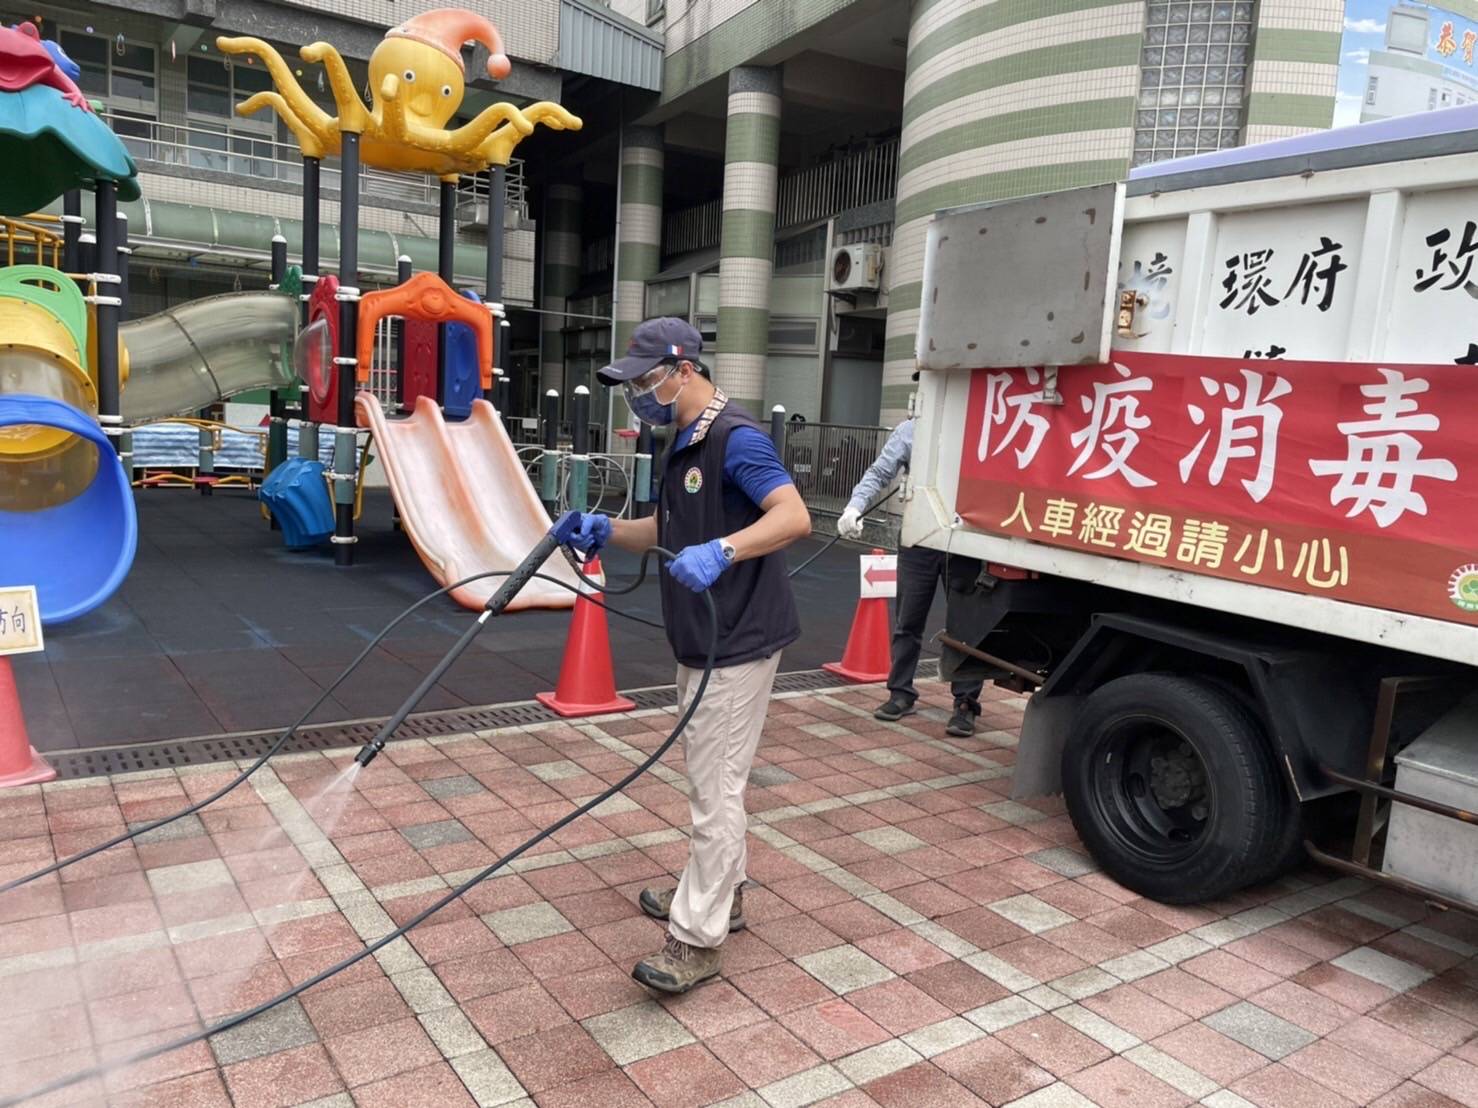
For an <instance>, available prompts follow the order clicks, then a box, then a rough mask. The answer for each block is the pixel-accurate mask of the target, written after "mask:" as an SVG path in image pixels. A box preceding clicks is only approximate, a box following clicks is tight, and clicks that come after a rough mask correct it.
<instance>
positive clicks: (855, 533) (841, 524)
mask: <svg viewBox="0 0 1478 1108" xmlns="http://www.w3.org/2000/svg"><path fill="white" fill-rule="evenodd" d="M837 534H838V535H840V536H842V538H844V539H860V538H861V537H862V515H861V513H859V512H858V511H857V509H856V508H851V507H849V508H848V509H847V510H846V511H845V512H843V513H842V514H841V518H839V519H838V520H837Z"/></svg>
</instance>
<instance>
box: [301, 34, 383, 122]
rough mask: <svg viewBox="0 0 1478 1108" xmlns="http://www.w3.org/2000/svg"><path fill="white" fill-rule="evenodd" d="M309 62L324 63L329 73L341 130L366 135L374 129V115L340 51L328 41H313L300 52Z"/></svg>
mask: <svg viewBox="0 0 1478 1108" xmlns="http://www.w3.org/2000/svg"><path fill="white" fill-rule="evenodd" d="M298 56H299V57H301V58H302V59H303V60H304V61H305V62H322V63H323V68H324V71H325V72H326V73H327V74H328V85H329V89H330V90H331V91H332V92H333V94H334V103H335V104H336V105H338V108H339V130H340V131H353V132H355V133H357V134H363V133H364V132H365V131H366V130H368V129H369V127H370V118H371V117H370V113H369V111H368V109H366V108H365V106H364V101H362V100H361V99H360V98H359V90H358V89H356V88H355V87H354V78H353V77H351V76H350V75H349V67H348V66H346V65H345V64H344V59H343V58H342V57H340V56H339V52H338V51H337V50H335V49H334V48H333V47H332V46H331V45H329V44H328V43H326V42H310V43H309V44H308V45H307V46H305V47H303V48H302V49H301V50H299V51H298Z"/></svg>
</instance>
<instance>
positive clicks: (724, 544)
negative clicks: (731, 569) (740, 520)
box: [718, 539, 739, 565]
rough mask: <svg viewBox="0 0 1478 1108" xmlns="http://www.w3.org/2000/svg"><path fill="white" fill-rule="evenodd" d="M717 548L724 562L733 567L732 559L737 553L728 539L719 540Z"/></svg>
mask: <svg viewBox="0 0 1478 1108" xmlns="http://www.w3.org/2000/svg"><path fill="white" fill-rule="evenodd" d="M718 548H719V550H721V551H722V552H723V555H724V561H726V562H728V563H729V564H730V565H733V564H734V558H735V557H736V556H737V555H738V553H739V552H738V551H737V550H735V549H734V544H733V543H731V542H730V541H729V540H728V539H719V540H718Z"/></svg>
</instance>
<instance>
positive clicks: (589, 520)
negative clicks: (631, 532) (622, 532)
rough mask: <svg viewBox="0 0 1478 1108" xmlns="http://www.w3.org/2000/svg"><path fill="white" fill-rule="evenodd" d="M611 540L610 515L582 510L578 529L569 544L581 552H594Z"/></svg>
mask: <svg viewBox="0 0 1478 1108" xmlns="http://www.w3.org/2000/svg"><path fill="white" fill-rule="evenodd" d="M610 541H611V517H610V516H603V515H601V514H600V513H599V512H582V513H581V514H580V530H579V531H578V532H577V533H576V534H575V536H574V538H572V539H570V545H571V546H573V547H574V548H575V549H576V550H578V551H579V552H580V553H581V554H595V553H597V552H598V551H599V550H600V548H601V547H603V546H605V544H606V543H608V542H610Z"/></svg>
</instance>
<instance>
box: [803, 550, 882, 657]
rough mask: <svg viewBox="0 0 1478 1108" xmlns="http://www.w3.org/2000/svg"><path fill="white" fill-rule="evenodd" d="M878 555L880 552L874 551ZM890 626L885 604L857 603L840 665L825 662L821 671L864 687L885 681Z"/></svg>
mask: <svg viewBox="0 0 1478 1108" xmlns="http://www.w3.org/2000/svg"><path fill="white" fill-rule="evenodd" d="M873 553H874V554H881V553H882V551H881V550H874V551H873ZM892 639H893V628H892V624H891V622H890V621H889V619H888V602H887V600H885V599H883V598H882V597H880V596H877V597H864V598H863V599H861V600H859V601H857V612H856V614H855V615H853V616H852V630H851V632H850V633H849V634H848V635H847V649H846V650H844V651H843V652H842V660H841V661H840V662H827V663H826V664H825V665H823V666H822V667H821V668H822V669H824V670H826V671H827V672H828V673H835V674H837V675H838V676H840V677H845V678H846V679H847V680H848V681H855V682H857V683H858V684H862V685H866V684H871V683H873V682H875V681H886V680H887V679H888V670H889V668H890V667H891V666H892V663H893V655H892V649H891V643H892Z"/></svg>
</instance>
